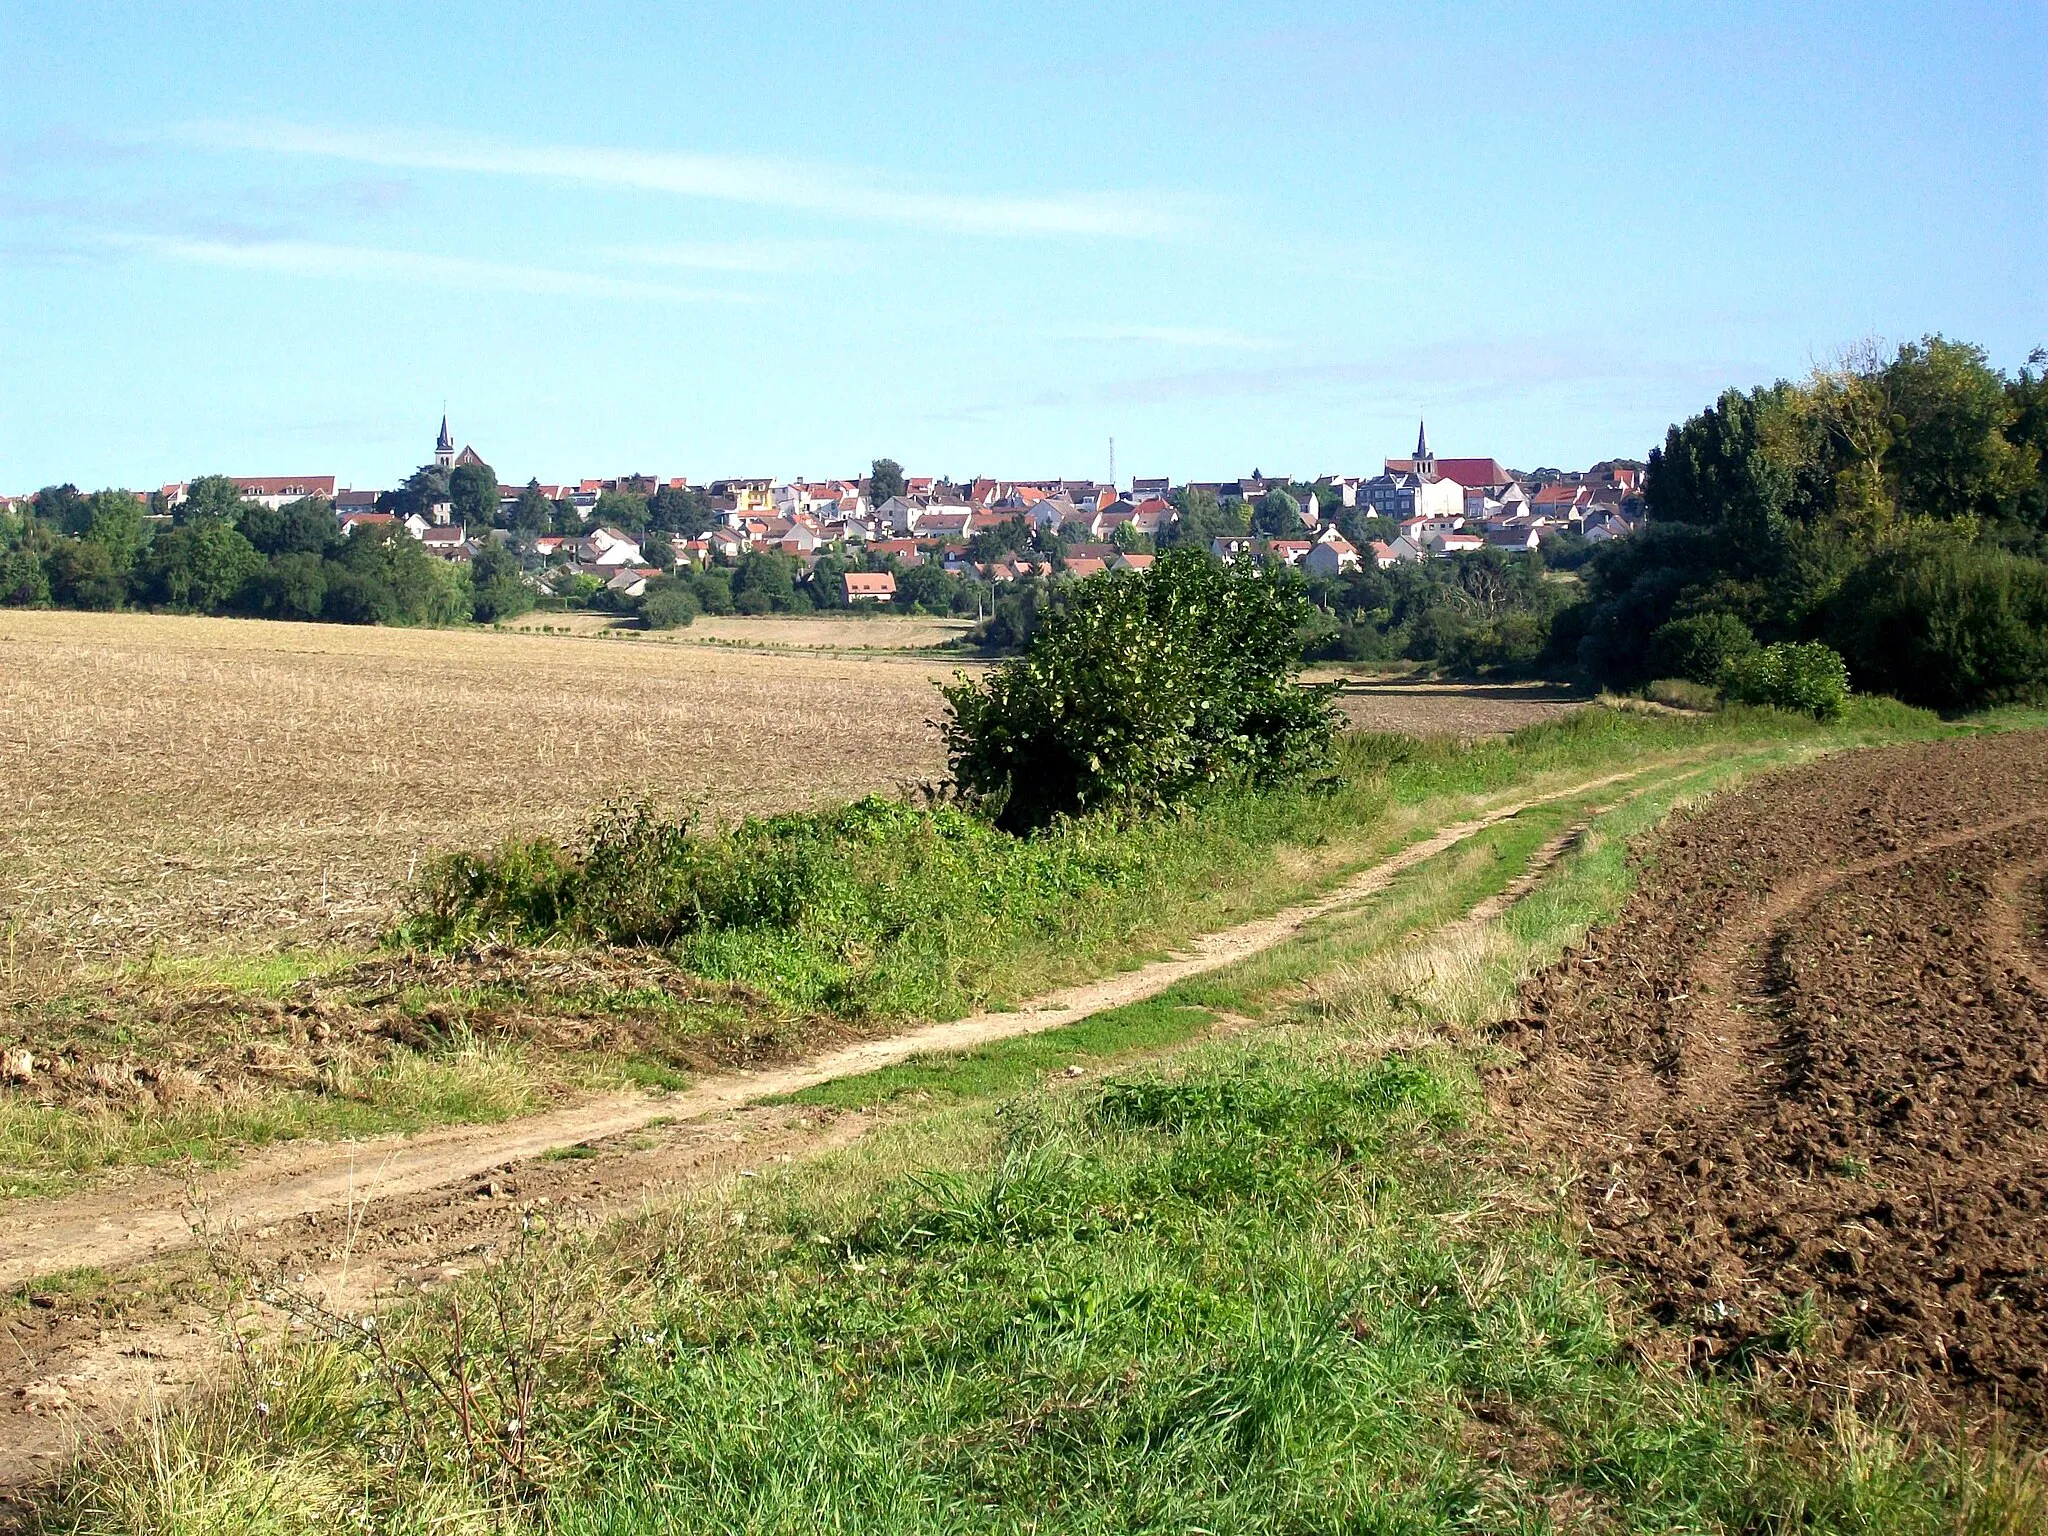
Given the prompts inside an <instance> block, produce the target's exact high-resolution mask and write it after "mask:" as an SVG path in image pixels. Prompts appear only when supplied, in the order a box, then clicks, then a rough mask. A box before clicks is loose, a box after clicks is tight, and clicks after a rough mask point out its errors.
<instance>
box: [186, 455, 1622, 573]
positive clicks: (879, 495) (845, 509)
mask: <svg viewBox="0 0 2048 1536" xmlns="http://www.w3.org/2000/svg"><path fill="white" fill-rule="evenodd" d="M430 463H431V466H432V469H431V472H430V471H429V469H428V468H427V467H426V466H423V467H422V469H421V471H419V472H417V473H416V474H415V475H414V476H412V477H410V478H409V479H408V481H407V482H406V483H405V484H404V485H403V486H400V487H389V488H363V487H352V486H343V485H340V484H338V483H337V480H336V477H335V476H333V475H314V474H300V475H235V476H230V477H229V478H230V479H232V480H233V481H234V483H235V485H236V487H237V488H238V489H239V491H240V493H241V495H242V498H243V499H244V500H246V501H250V502H255V503H258V504H261V505H263V506H266V507H270V508H280V507H284V506H287V505H289V504H292V503H295V502H303V501H306V500H308V499H309V498H318V499H320V500H322V501H324V502H326V503H328V504H329V505H330V506H331V507H332V509H333V515H334V517H335V519H336V521H337V523H338V524H339V527H340V531H341V532H343V533H352V532H354V531H355V530H356V529H358V528H361V527H364V526H373V525H394V526H395V527H397V528H402V529H403V530H404V531H405V532H407V533H409V534H410V535H412V537H414V538H415V539H417V540H419V541H420V543H421V544H422V545H423V546H424V547H425V548H426V549H427V551H428V552H429V553H432V554H436V555H439V556H442V557H443V558H446V559H450V560H457V561H467V560H469V559H470V558H471V557H472V556H473V554H474V553H475V552H476V550H477V549H478V548H479V547H480V545H481V543H482V542H483V541H486V540H490V539H493V538H495V539H497V540H499V541H505V540H507V539H508V538H509V537H512V536H514V535H515V534H516V535H517V536H518V538H519V542H520V543H521V544H522V545H523V546H527V545H530V548H531V552H532V553H533V554H534V555H537V556H539V557H540V558H541V560H543V561H545V562H546V563H547V565H548V566H549V567H550V568H551V569H553V570H555V571H556V572H558V573H560V574H561V575H565V576H567V577H569V578H573V577H575V576H579V575H594V576H596V577H598V578H599V579H600V580H601V581H603V582H604V584H605V585H606V586H607V587H608V588H610V589H612V590H614V591H617V592H619V593H621V594H623V595H626V596H634V595H637V594H638V592H639V591H641V590H644V588H645V586H646V584H647V583H648V582H649V581H651V580H653V579H654V578H655V577H657V576H659V575H661V574H663V573H664V569H665V568H668V569H673V568H676V567H680V566H684V565H693V566H699V567H702V566H706V565H712V564H733V563H736V562H737V561H739V560H740V559H741V557H743V556H744V555H746V554H748V553H750V552H753V551H757V550H772V551H775V552H777V553H779V554H783V555H787V556H789V557H791V558H793V559H794V560H795V561H797V562H798V564H799V566H800V567H802V568H805V569H808V568H809V567H811V566H813V565H814V564H815V563H816V562H817V560H818V559H819V558H820V557H821V556H822V555H824V554H826V553H828V552H830V551H833V550H838V551H840V552H842V553H858V554H860V555H862V556H864V557H866V563H867V564H869V565H870V567H873V566H875V565H886V566H888V567H890V568H891V569H893V570H903V569H910V568H915V567H917V566H919V565H924V564H935V565H939V566H941V567H943V569H944V570H945V571H946V572H947V573H948V574H951V575H956V576H966V577H972V578H974V579H976V580H980V581H986V582H1006V581H1012V580H1018V579H1022V578H1028V577H1032V576H1050V575H1053V574H1055V572H1057V574H1060V575H1063V576H1086V575H1089V574H1092V573H1093V572H1095V571H1097V570H1102V569H1106V568H1122V569H1142V568H1144V567H1145V566H1146V565H1148V564H1149V563H1150V561H1151V559H1152V554H1151V550H1152V549H1153V548H1154V547H1155V545H1157V544H1160V543H1167V542H1176V541H1177V540H1176V534H1178V535H1180V540H1181V541H1184V540H1185V538H1186V536H1187V535H1188V533H1189V532H1190V531H1191V530H1190V529H1189V528H1184V527H1182V526H1181V525H1182V523H1183V519H1184V516H1188V515H1191V514H1190V509H1192V508H1196V507H1200V506H1208V505H1213V506H1215V507H1218V508H1225V509H1227V508H1228V507H1229V506H1230V505H1231V504H1233V503H1244V504H1249V505H1250V506H1251V507H1254V508H1257V509H1259V513H1260V515H1259V516H1257V517H1255V518H1244V519H1240V520H1239V526H1244V524H1245V523H1249V524H1250V527H1249V529H1248V531H1244V532H1229V533H1221V534H1217V535H1214V536H1213V537H1206V538H1205V539H1204V542H1206V543H1207V544H1208V546H1209V547H1210V548H1211V549H1212V551H1213V552H1214V553H1215V554H1217V555H1218V556H1219V557H1222V558H1225V559H1230V558H1237V557H1240V556H1247V555H1250V556H1256V557H1260V558H1268V559H1277V560H1280V561H1282V562H1284V563H1286V564H1288V565H1292V566H1298V567H1300V568H1301V569H1303V570H1304V571H1308V572H1311V573H1317V574H1323V575H1335V574H1338V573H1341V572H1343V571H1346V570H1353V569H1357V568H1359V567H1360V566H1362V565H1363V564H1365V563H1367V562H1370V563H1371V564H1373V565H1376V566H1379V567H1381V568H1386V567H1389V566H1394V565H1399V564H1402V563H1407V562H1420V561H1425V560H1429V559H1434V558H1444V557H1448V556H1454V555H1459V554H1466V553H1470V552H1473V551H1477V550H1482V549H1496V550H1504V551H1525V552H1526V551H1529V550H1533V549H1536V548H1538V547H1540V546H1541V545H1542V544H1543V543H1544V541H1546V540H1547V539H1551V538H1554V537H1556V536H1558V535H1560V534H1567V533H1569V534H1575V535H1578V536H1581V537H1583V538H1585V539H1587V540H1590V541H1594V542H1598V541H1601V540H1605V539H1612V538H1616V537H1620V536H1623V535H1625V534H1627V533H1629V532H1631V531H1633V530H1634V529H1635V528H1636V527H1638V526H1639V525H1640V523H1641V521H1642V518H1643V504H1642V494H1641V485H1640V480H1639V474H1640V471H1639V468H1638V466H1636V465H1634V464H1631V463H1628V462H1626V461H1619V462H1609V463H1606V464H1601V465H1597V466H1595V467H1594V468H1592V469H1589V470H1584V471H1561V470H1551V469H1545V470H1536V471H1533V472H1529V473H1518V472H1516V471H1514V470H1511V469H1509V468H1507V467H1506V466H1505V465H1503V464H1502V463H1501V462H1500V461H1499V460H1498V459H1494V458H1485V457H1482V458H1438V457H1437V456H1436V455H1435V454H1434V453H1433V452H1432V451H1431V449H1430V445H1429V434H1428V430H1427V426H1426V425H1424V426H1422V427H1420V428H1419V429H1418V431H1417V436H1416V444H1415V449H1414V452H1413V453H1411V454H1409V455H1407V456H1406V457H1402V458H1388V459H1385V460H1383V461H1382V463H1381V466H1380V469H1379V471H1378V472H1377V473H1375V474H1321V475H1317V476H1315V477H1314V478H1313V479H1311V480H1297V479H1296V478H1294V477H1293V476H1291V475H1285V474H1269V473H1265V472H1262V471H1254V472H1253V473H1251V474H1249V475H1242V476H1239V477H1238V478H1237V479H1235V480H1208V481H1204V480H1194V481H1175V480H1173V479H1171V478H1170V477H1167V476H1158V477H1152V478H1147V477H1143V476H1140V477H1136V478H1134V479H1132V480H1131V481H1129V483H1128V484H1117V483H1110V482H1105V481H1097V480H1082V479H1069V478H1064V477H1058V476H1047V477H1045V478H1040V479H999V478H994V477H976V478H973V479H969V480H964V481H958V480H953V479H949V478H946V477H942V476H933V475H914V474H900V475H895V476H892V477H890V480H889V482H888V483H878V481H877V479H876V477H875V475H874V474H872V473H870V474H863V475H850V476H847V477H844V478H837V479H825V480H809V479H778V478H776V477H774V476H766V475H764V476H752V477H737V478H730V479H719V480H711V481H709V482H706V483H703V484H701V485H700V484H694V483H693V482H692V481H691V480H690V479H689V478H688V477H686V476H661V475H653V474H644V473H632V474H621V475H613V476H608V477H591V478H583V479H578V480H575V481H559V482H542V481H540V480H538V479H529V480H527V481H525V482H523V483H518V482H510V481H507V482H499V481H497V479H496V472H495V471H494V470H491V466H490V465H489V464H488V463H487V462H486V460H485V459H484V457H483V456H482V455H481V454H480V453H478V452H477V450H476V449H475V448H473V447H469V446H465V447H463V448H461V449H460V450H458V449H457V448H456V446H455V438H454V436H453V434H452V432H451V431H450V429H449V423H448V420H447V418H446V417H445V416H444V417H443V418H442V421H441V427H440V431H439V433H438V435H437V437H436V439H435V443H434V451H433V456H432V459H431V461H430ZM465 469H470V470H476V471H489V475H490V477H489V478H488V479H483V480H482V481H481V483H482V484H484V485H486V486H492V485H494V486H495V492H494V494H495V496H496V501H497V514H498V515H497V516H496V517H495V518H494V519H493V522H494V523H495V524H496V526H495V527H492V528H483V527H479V526H478V523H477V520H476V519H475V518H474V517H469V518H465V517H464V516H462V515H460V514H459V512H458V509H457V506H456V492H455V491H454V490H452V489H451V486H453V485H454V484H455V483H456V482H457V481H458V480H459V479H460V477H461V475H462V472H463V471H464V470H465ZM437 476H438V478H436V477H437ZM477 478H481V477H477ZM187 490H188V482H182V481H180V482H171V483H167V484H164V485H163V486H161V487H159V489H158V490H157V491H156V492H155V493H154V495H153V496H152V498H151V499H152V502H153V503H154V505H155V506H156V507H157V509H158V510H159V512H160V513H165V514H170V513H175V511H176V509H177V508H178V507H179V506H180V505H181V504H182V503H183V501H184V499H185V496H186V492H187ZM487 494H488V493H487ZM664 494H666V495H668V496H670V497H679V498H687V504H688V505H689V506H690V507H691V508H692V509H693V511H694V513H695V516H694V517H692V518H691V519H690V520H689V521H690V523H691V524H692V525H693V526H692V527H691V528H690V529H689V530H688V532H687V534H686V536H678V537H666V536H662V537H650V536H649V531H648V530H647V529H636V528H631V527H620V526H616V525H615V524H616V523H619V522H627V521H631V520H629V519H624V518H614V519H611V520H608V519H607V517H606V515H605V513H606V510H607V498H633V499H636V500H637V501H643V502H644V501H648V500H649V499H654V502H655V503H656V504H658V503H659V501H660V499H661V498H662V497H663V496H664ZM535 496H538V497H539V498H541V500H542V501H544V502H545V503H546V505H547V506H548V508H549V509H551V510H550V517H549V520H548V525H547V526H546V527H545V528H536V527H526V528H524V530H523V532H521V531H520V527H521V525H520V523H519V521H518V519H517V517H516V515H515V514H516V513H517V511H518V509H519V508H520V507H521V506H522V504H529V505H530V504H531V502H532V498H534V497H535ZM609 505H610V507H611V508H612V509H614V510H616V509H617V508H618V507H620V506H622V505H626V506H631V505H634V502H633V501H627V502H623V503H622V502H620V501H617V500H614V501H611V502H610V503H609ZM1276 518H1277V519H1278V521H1277V523H1276ZM1023 529H1028V530H1029V531H1030V533H1031V534H1032V535H1033V537H1032V539H1031V540H1030V541H1029V542H1028V543H1021V542H1020V541H1016V540H1014V539H1012V540H1010V541H1009V543H1008V547H1004V548H1000V549H994V550H992V549H991V548H990V547H989V546H990V544H991V543H992V542H994V543H999V544H1000V543H1003V542H1004V541H1002V540H993V541H992V540H990V539H985V538H980V537H978V536H980V535H988V534H995V533H997V532H998V531H999V530H1008V531H1009V532H1010V533H1012V534H1014V533H1016V532H1019V531H1021V530H1023ZM653 532H654V533H656V534H661V533H663V532H664V530H662V529H658V528H657V529H654V530H653ZM1049 543H1056V544H1057V547H1058V551H1059V556H1060V558H1059V560H1058V561H1057V563H1055V562H1053V561H1050V560H1048V559H1047V558H1046V557H1045V553H1044V551H1045V548H1046V546H1047V545H1048V544H1049ZM655 551H659V555H657V554H656V553H654V552H655ZM671 562H673V563H672V564H671ZM845 579H846V581H847V583H848V585H847V587H846V590H845V592H844V594H843V595H844V597H845V598H846V599H847V600H849V601H856V602H858V601H862V600H887V599H888V598H890V597H892V596H893V595H894V587H893V577H892V576H891V575H890V574H889V572H888V571H880V570H872V569H871V570H870V571H867V572H862V573H859V579H858V580H856V579H855V578H854V577H853V576H848V577H847V578H845Z"/></svg>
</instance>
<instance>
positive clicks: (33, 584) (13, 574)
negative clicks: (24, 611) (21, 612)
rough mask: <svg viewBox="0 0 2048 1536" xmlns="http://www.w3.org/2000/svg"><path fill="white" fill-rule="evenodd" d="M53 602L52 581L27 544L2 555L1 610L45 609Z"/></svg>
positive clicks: (0, 580) (0, 564) (0, 555)
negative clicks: (51, 595)
mask: <svg viewBox="0 0 2048 1536" xmlns="http://www.w3.org/2000/svg"><path fill="white" fill-rule="evenodd" d="M49 601H50V578H49V575H48V573H46V572H45V571H44V570H43V562H42V560H41V559H40V558H39V557H38V556H37V554H36V552H35V551H34V550H33V549H31V548H29V547H28V545H27V544H25V543H24V544H17V545H15V546H14V547H13V548H12V549H9V550H7V551H6V552H4V553H0V608H41V607H43V606H45V605H46V604H48V602H49Z"/></svg>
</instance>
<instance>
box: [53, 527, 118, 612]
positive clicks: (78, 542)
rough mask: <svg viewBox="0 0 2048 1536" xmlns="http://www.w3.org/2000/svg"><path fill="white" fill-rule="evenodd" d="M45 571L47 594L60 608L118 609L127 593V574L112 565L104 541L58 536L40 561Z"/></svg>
mask: <svg viewBox="0 0 2048 1536" xmlns="http://www.w3.org/2000/svg"><path fill="white" fill-rule="evenodd" d="M43 568H44V569H45V570H46V571H48V572H49V576H50V595H51V597H52V598H53V599H54V600H55V601H56V602H57V603H58V604H59V605H60V606H62V607H65V608H87V609H97V610H100V611H102V612H104V611H107V610H111V609H114V608H118V607H120V606H121V601H122V599H123V598H125V597H126V596H127V595H128V573H127V572H126V571H124V570H123V569H121V567H120V566H119V565H118V564H116V562H115V560H114V556H113V554H112V552H111V551H109V550H108V548H107V547H106V546H105V545H104V544H95V543H93V542H92V541H91V540H89V539H60V540H58V542H57V546H56V548H54V549H53V550H51V551H50V553H49V555H48V556H47V557H46V558H45V560H44V561H43Z"/></svg>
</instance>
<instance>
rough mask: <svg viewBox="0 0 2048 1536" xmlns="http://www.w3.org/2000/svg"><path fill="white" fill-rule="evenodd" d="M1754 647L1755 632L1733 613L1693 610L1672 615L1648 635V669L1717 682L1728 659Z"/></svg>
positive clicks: (1743, 653)
mask: <svg viewBox="0 0 2048 1536" xmlns="http://www.w3.org/2000/svg"><path fill="white" fill-rule="evenodd" d="M1755 649H1756V636H1755V635H1752V634H1751V633H1750V632H1749V626H1748V625H1747V624H1745V623H1743V622H1742V620H1740V619H1738V618H1737V617H1736V616H1735V615H1734V614H1732V613H1696V614H1694V615H1693V616H1692V617H1691V618H1686V619H1673V620H1672V621H1671V622H1670V623H1668V624H1666V625H1664V626H1662V627H1661V628H1660V629H1658V631H1657V632H1656V634H1654V635H1652V636H1651V637H1650V671H1651V672H1652V673H1653V674H1654V675H1655V676H1657V677H1684V678H1690V679H1691V680H1692V681H1693V682H1696V683H1709V684H1713V683H1718V682H1720V680H1721V675H1722V673H1724V672H1726V671H1727V670H1728V663H1729V662H1731V661H1733V660H1735V659H1736V658H1737V657H1739V656H1747V655H1748V654H1749V653H1750V652H1751V651H1753V650H1755Z"/></svg>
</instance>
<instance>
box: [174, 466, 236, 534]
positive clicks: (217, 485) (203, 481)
mask: <svg viewBox="0 0 2048 1536" xmlns="http://www.w3.org/2000/svg"><path fill="white" fill-rule="evenodd" d="M171 516H172V518H173V519H174V520H175V521H177V522H180V523H191V522H197V521H199V520H201V519H202V518H209V517H211V518H218V519H219V520H220V521H222V522H225V523H233V522H237V521H239V520H240V519H241V516H242V488H241V487H240V486H238V485H236V484H235V482H234V481H232V480H230V479H229V478H228V477H227V476H226V475H201V476H200V477H199V478H198V479H196V480H194V481H193V482H192V483H191V484H190V485H188V486H186V487H185V499H184V500H183V501H181V502H179V503H178V505H177V506H176V507H175V508H173V509H172V512H171Z"/></svg>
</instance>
